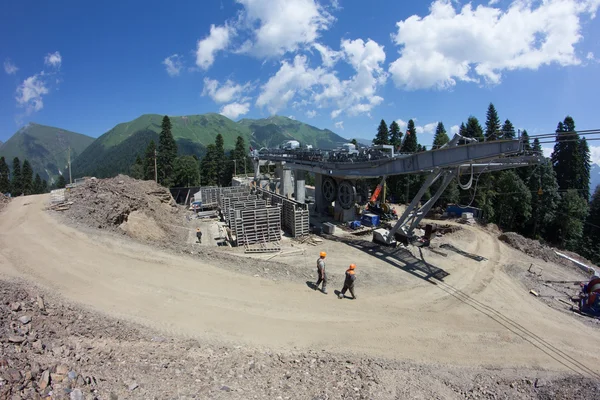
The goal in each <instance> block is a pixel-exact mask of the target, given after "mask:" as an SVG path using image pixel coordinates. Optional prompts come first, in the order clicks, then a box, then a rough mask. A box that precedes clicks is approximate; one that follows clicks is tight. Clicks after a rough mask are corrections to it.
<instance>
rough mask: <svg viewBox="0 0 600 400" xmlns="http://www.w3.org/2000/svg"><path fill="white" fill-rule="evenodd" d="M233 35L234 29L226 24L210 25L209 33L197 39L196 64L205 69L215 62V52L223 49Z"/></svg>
mask: <svg viewBox="0 0 600 400" xmlns="http://www.w3.org/2000/svg"><path fill="white" fill-rule="evenodd" d="M233 35H235V30H234V29H233V28H231V27H229V26H228V25H225V26H215V25H211V26H210V34H209V35H208V36H207V37H205V38H204V39H202V40H198V45H197V47H196V65H197V66H199V67H200V68H202V69H204V70H207V69H209V68H210V66H211V65H212V64H213V63H214V62H215V54H216V53H218V52H219V51H221V50H225V49H226V48H227V47H228V46H229V43H230V41H231V38H232V36H233Z"/></svg>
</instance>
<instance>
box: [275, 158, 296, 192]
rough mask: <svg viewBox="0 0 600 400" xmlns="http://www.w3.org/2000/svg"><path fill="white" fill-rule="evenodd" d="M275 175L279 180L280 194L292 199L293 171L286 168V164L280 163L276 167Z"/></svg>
mask: <svg viewBox="0 0 600 400" xmlns="http://www.w3.org/2000/svg"><path fill="white" fill-rule="evenodd" d="M275 175H276V176H277V177H278V178H279V194H280V195H282V196H285V197H290V196H291V195H292V193H293V190H294V189H293V182H292V170H291V169H289V168H286V166H285V164H283V163H278V164H277V166H276V167H275Z"/></svg>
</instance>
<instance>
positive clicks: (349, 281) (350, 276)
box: [338, 264, 356, 300]
mask: <svg viewBox="0 0 600 400" xmlns="http://www.w3.org/2000/svg"><path fill="white" fill-rule="evenodd" d="M355 269H356V265H354V264H350V267H348V270H346V279H344V287H343V288H342V291H341V292H340V293H339V294H338V298H339V299H343V298H344V295H345V294H346V290H349V291H350V294H351V295H352V299H353V300H356V295H355V294H354V281H356V275H355V273H354V270H355Z"/></svg>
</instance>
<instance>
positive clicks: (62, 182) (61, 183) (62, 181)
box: [56, 175, 67, 189]
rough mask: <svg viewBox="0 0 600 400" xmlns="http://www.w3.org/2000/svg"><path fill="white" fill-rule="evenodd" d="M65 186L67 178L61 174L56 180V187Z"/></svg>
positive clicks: (61, 187) (62, 187)
mask: <svg viewBox="0 0 600 400" xmlns="http://www.w3.org/2000/svg"><path fill="white" fill-rule="evenodd" d="M65 186H67V181H66V180H65V177H64V176H62V175H59V176H58V180H57V181H56V188H57V189H64V188H65Z"/></svg>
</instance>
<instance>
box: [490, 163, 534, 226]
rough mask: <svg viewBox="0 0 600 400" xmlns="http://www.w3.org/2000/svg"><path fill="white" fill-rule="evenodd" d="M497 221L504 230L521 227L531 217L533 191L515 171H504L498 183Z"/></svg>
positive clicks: (495, 203) (495, 204)
mask: <svg viewBox="0 0 600 400" xmlns="http://www.w3.org/2000/svg"><path fill="white" fill-rule="evenodd" d="M495 186H496V200H495V202H494V206H495V208H496V222H497V223H498V226H499V227H501V228H502V229H504V230H511V231H512V230H515V229H516V228H521V227H522V226H523V225H524V223H525V221H527V220H528V219H529V218H530V217H531V192H530V191H529V188H528V187H527V186H525V184H524V183H523V181H522V180H521V178H519V176H518V175H517V174H516V173H515V172H514V171H503V172H502V173H500V177H499V179H498V180H497V182H496V184H495Z"/></svg>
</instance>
